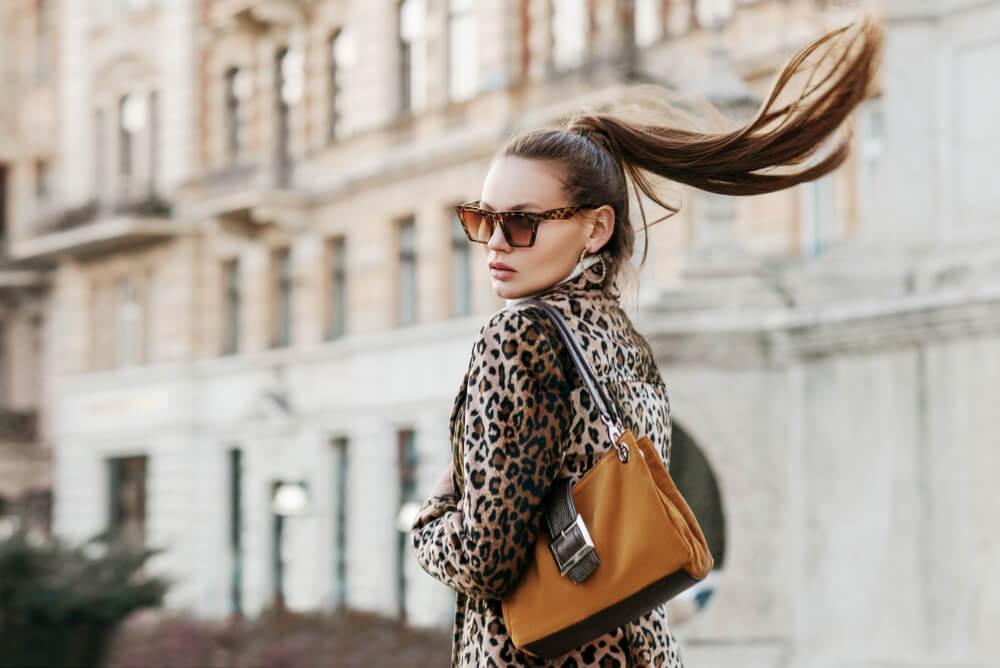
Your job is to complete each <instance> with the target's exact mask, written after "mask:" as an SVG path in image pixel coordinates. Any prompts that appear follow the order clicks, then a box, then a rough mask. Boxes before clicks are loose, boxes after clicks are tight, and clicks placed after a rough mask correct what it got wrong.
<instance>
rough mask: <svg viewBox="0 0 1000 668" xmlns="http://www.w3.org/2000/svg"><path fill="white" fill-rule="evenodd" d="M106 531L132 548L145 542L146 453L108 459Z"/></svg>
mask: <svg viewBox="0 0 1000 668" xmlns="http://www.w3.org/2000/svg"><path fill="white" fill-rule="evenodd" d="M108 479H109V485H108V488H109V494H108V498H109V500H110V503H109V508H108V533H109V536H110V538H111V539H112V540H117V541H120V542H122V543H124V544H126V545H129V546H131V547H134V548H141V547H143V546H145V544H146V456H145V455H140V456H135V457H113V458H111V459H109V460H108Z"/></svg>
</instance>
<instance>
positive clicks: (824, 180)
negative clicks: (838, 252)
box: [800, 173, 838, 257]
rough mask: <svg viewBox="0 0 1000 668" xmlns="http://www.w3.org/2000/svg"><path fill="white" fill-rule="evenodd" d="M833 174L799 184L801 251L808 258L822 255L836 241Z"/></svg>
mask: <svg viewBox="0 0 1000 668" xmlns="http://www.w3.org/2000/svg"><path fill="white" fill-rule="evenodd" d="M833 176H834V175H833V174H832V173H831V174H827V175H825V176H822V177H820V178H818V179H816V180H815V181H808V182H806V183H803V184H801V186H800V187H801V193H802V222H803V225H802V250H803V252H804V253H805V254H806V255H807V256H810V257H816V256H818V255H822V254H823V253H824V252H825V251H826V250H827V249H828V248H829V247H830V246H831V245H832V244H833V243H834V241H836V239H837V236H838V234H837V229H836V225H837V219H836V213H837V212H836V201H835V199H834V181H833Z"/></svg>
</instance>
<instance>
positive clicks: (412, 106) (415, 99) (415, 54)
mask: <svg viewBox="0 0 1000 668" xmlns="http://www.w3.org/2000/svg"><path fill="white" fill-rule="evenodd" d="M397 14H398V16H397V20H398V24H399V33H398V42H399V113H401V114H405V113H407V112H411V111H416V110H418V109H420V108H422V106H423V102H424V100H423V86H424V79H425V77H424V54H423V52H422V51H421V50H420V48H419V47H420V44H421V43H422V42H421V40H422V38H423V35H424V30H425V28H426V26H425V20H426V7H425V5H424V0H400V3H399V10H398V13H397Z"/></svg>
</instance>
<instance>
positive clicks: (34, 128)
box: [0, 1, 60, 532]
mask: <svg viewBox="0 0 1000 668" xmlns="http://www.w3.org/2000/svg"><path fill="white" fill-rule="evenodd" d="M56 18H57V17H56V11H55V9H54V7H53V6H52V3H50V2H38V3H28V2H13V1H12V2H5V3H2V5H0V99H2V100H3V104H0V527H2V528H0V531H4V532H6V531H9V530H11V529H13V528H15V527H16V526H18V525H26V526H27V527H28V528H30V529H32V530H35V531H41V532H48V531H49V528H50V527H49V524H50V514H51V513H50V503H51V486H52V482H51V448H50V446H51V429H50V428H51V414H50V411H48V410H47V409H48V407H50V406H51V405H52V395H51V385H50V383H49V381H50V380H51V379H52V377H53V373H52V369H51V366H50V361H51V360H50V357H49V355H48V352H49V351H50V350H51V346H50V345H49V338H48V337H49V336H50V334H51V332H50V329H49V327H48V325H49V322H50V319H49V314H48V313H47V312H46V305H47V301H46V293H47V276H46V273H45V272H44V267H42V266H40V265H38V264H37V263H34V262H30V261H18V260H17V259H15V258H14V257H13V256H12V254H11V253H10V246H11V242H12V241H13V239H14V231H15V230H16V229H17V222H18V220H19V219H32V218H38V219H42V218H44V217H45V216H46V215H47V214H49V213H50V212H51V211H52V210H53V207H54V206H56V203H57V202H58V192H57V191H56V178H55V173H56V158H57V156H58V153H59V151H58V144H57V140H58V128H59V110H60V107H59V105H58V103H57V96H58V93H59V85H58V76H59V71H60V67H59V62H58V53H59V52H58V46H57V34H58V33H57V30H56V27H57V26H56Z"/></svg>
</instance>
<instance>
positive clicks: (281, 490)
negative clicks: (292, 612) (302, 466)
mask: <svg viewBox="0 0 1000 668" xmlns="http://www.w3.org/2000/svg"><path fill="white" fill-rule="evenodd" d="M308 511H309V488H308V486H307V485H306V483H305V481H304V480H276V481H274V483H273V485H272V489H271V513H272V515H273V516H274V607H275V608H276V609H277V610H279V611H282V612H283V611H284V610H285V609H286V608H285V560H284V556H283V555H284V538H285V518H286V517H297V516H301V515H305V514H306V513H307V512H308Z"/></svg>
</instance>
